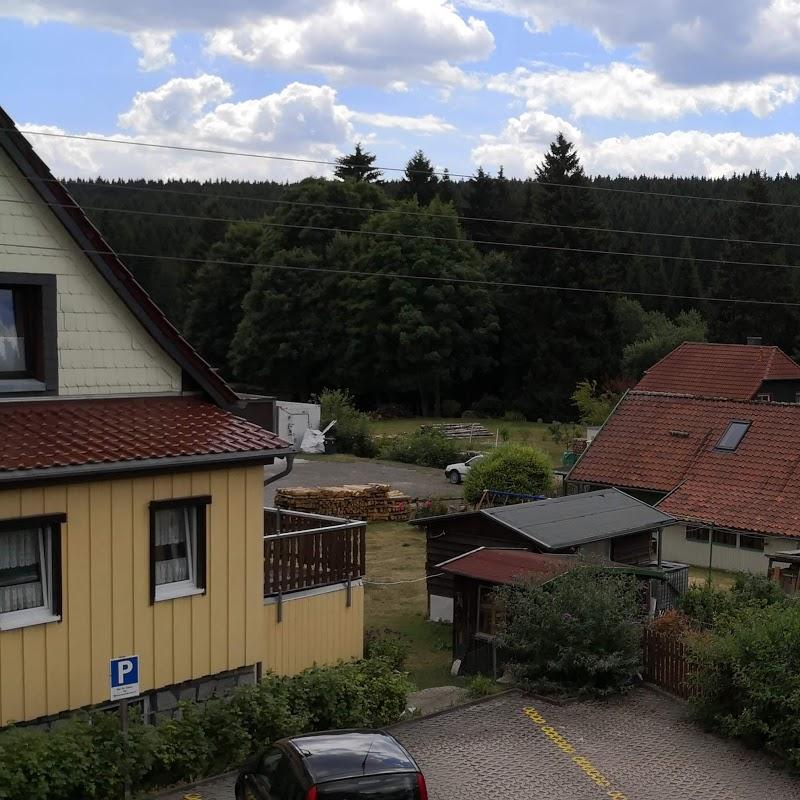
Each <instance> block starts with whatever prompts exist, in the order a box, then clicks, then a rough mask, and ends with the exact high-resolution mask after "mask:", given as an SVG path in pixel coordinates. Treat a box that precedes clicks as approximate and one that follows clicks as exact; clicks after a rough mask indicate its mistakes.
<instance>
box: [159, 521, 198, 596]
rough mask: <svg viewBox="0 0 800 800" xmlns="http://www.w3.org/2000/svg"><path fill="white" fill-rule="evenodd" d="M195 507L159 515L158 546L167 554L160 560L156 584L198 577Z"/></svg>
mask: <svg viewBox="0 0 800 800" xmlns="http://www.w3.org/2000/svg"><path fill="white" fill-rule="evenodd" d="M195 515H196V510H195V508H194V507H191V508H189V507H187V508H166V509H163V510H161V511H159V512H158V513H157V514H156V536H155V538H156V547H157V548H161V550H160V552H161V553H163V554H165V555H166V557H163V558H159V559H158V560H157V561H156V585H157V586H160V585H161V584H164V583H175V582H176V581H188V580H194V569H193V567H194V543H195V526H196V516H195Z"/></svg>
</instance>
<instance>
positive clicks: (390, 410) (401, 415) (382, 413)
mask: <svg viewBox="0 0 800 800" xmlns="http://www.w3.org/2000/svg"><path fill="white" fill-rule="evenodd" d="M410 416H412V414H411V412H410V411H409V409H408V407H407V406H404V405H402V404H400V403H382V404H381V405H379V406H378V407H377V408H376V409H375V410H374V411H371V412H370V413H369V417H370V419H405V418H407V417H410Z"/></svg>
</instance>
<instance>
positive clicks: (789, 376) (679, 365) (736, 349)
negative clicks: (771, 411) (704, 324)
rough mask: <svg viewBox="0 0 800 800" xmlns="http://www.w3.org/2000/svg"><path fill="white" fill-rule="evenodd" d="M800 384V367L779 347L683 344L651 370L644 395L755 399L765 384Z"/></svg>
mask: <svg viewBox="0 0 800 800" xmlns="http://www.w3.org/2000/svg"><path fill="white" fill-rule="evenodd" d="M779 380H795V381H800V365H798V364H796V363H795V362H794V361H792V359H791V358H789V356H787V355H786V353H784V352H783V350H781V349H780V348H778V347H762V346H757V345H745V344H706V343H701V342H684V343H683V344H682V345H680V346H679V347H676V348H675V349H674V350H673V351H672V352H671V353H669V354H668V355H666V356H664V358H662V359H661V361H659V362H658V363H657V364H655V365H654V366H652V367H650V369H649V370H647V372H646V373H645V375H644V377H643V378H642V380H641V381H639V383H638V385H637V386H636V389H637V391H642V392H671V393H673V394H690V395H694V396H696V397H726V398H730V399H734V400H753V399H755V397H756V395H757V394H758V390H759V388H760V386H761V384H762V383H763V382H764V381H779Z"/></svg>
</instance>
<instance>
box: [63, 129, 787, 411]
mask: <svg viewBox="0 0 800 800" xmlns="http://www.w3.org/2000/svg"><path fill="white" fill-rule="evenodd" d="M375 161H376V158H375V155H374V154H372V153H369V152H368V151H366V150H364V149H363V148H362V147H361V146H360V145H358V146H357V147H356V149H355V150H354V152H353V153H351V154H349V155H347V156H344V157H342V158H341V159H339V163H338V166H337V168H336V174H335V178H334V179H321V178H309V179H306V180H303V181H300V182H297V183H292V184H279V183H276V182H269V181H257V180H254V181H251V182H237V181H215V182H204V183H200V182H193V181H166V182H161V181H144V180H142V181H115V182H108V181H103V180H96V181H73V182H70V184H69V189H70V191H71V192H72V193H73V194H74V196H75V197H76V199H77V200H78V201H79V202H80V203H82V204H83V205H84V206H85V207H86V209H87V213H88V214H89V215H90V217H91V218H92V220H93V222H94V223H95V224H96V225H97V227H98V228H99V229H100V230H101V231H102V232H103V234H104V235H105V236H106V238H107V239H108V241H109V242H110V244H111V245H112V246H113V247H114V248H115V249H116V250H118V251H119V252H122V253H138V254H143V255H145V256H149V258H134V257H126V259H125V260H126V261H127V262H128V263H129V265H130V266H131V268H132V269H133V271H134V273H135V275H136V276H137V278H138V279H139V280H140V282H141V283H142V284H143V285H144V287H145V288H146V289H147V290H148V291H149V292H150V293H151V294H152V295H153V297H154V298H155V299H156V301H157V302H159V303H160V304H161V306H162V307H163V308H164V309H165V311H166V312H167V313H168V314H169V315H170V317H171V319H172V321H173V322H174V323H175V324H176V325H177V326H178V327H179V328H180V329H181V330H182V331H183V332H184V333H185V335H186V336H187V337H188V338H189V340H190V341H191V342H192V343H193V344H194V345H195V346H196V347H197V348H198V349H199V350H200V352H201V353H202V354H203V355H204V356H205V357H206V358H207V359H208V360H209V361H210V362H211V363H212V365H214V366H215V367H218V368H219V369H220V370H221V372H222V373H223V374H224V375H225V376H226V377H227V378H228V379H230V380H231V381H233V382H235V383H236V384H238V385H240V386H242V387H247V388H248V389H252V390H261V391H266V392H269V393H275V394H279V395H280V396H284V397H287V398H288V397H293V398H298V399H304V398H307V397H308V396H310V395H312V394H316V393H319V392H320V391H321V389H322V388H324V387H341V388H347V389H349V390H350V391H352V392H353V393H354V394H355V396H356V397H357V399H358V401H359V403H360V404H362V405H363V406H365V407H377V406H380V405H385V404H395V405H398V404H399V405H403V406H405V407H407V408H408V409H409V410H410V411H415V412H417V413H422V414H426V415H427V414H444V415H447V416H454V415H458V414H460V413H461V412H462V411H463V410H466V409H469V408H471V407H472V406H473V405H474V404H476V403H478V404H480V402H481V401H482V400H483V401H484V402H483V405H484V406H487V405H492V404H495V405H496V406H497V407H498V408H501V409H503V410H513V411H519V412H522V413H524V414H526V415H528V416H529V417H538V416H542V417H548V418H559V419H564V418H570V417H574V416H575V414H576V411H575V408H574V406H573V405H572V403H571V401H570V396H571V394H572V393H573V392H574V390H575V387H576V384H577V383H578V382H580V381H583V380H590V381H593V382H596V384H597V387H598V391H607V390H609V389H611V390H613V389H619V388H621V387H624V386H626V385H630V384H631V383H632V382H633V381H635V380H636V379H637V378H638V377H639V376H640V375H641V373H642V371H643V370H644V369H646V368H647V367H648V366H650V364H652V363H653V362H654V361H655V360H657V359H658V358H660V357H661V356H662V355H663V354H664V353H665V352H667V351H668V350H669V349H671V348H672V347H674V346H676V345H677V344H679V343H680V342H681V341H684V340H698V339H704V338H708V339H710V340H713V341H725V342H742V343H743V342H744V341H745V339H746V337H748V336H761V337H763V340H764V342H765V343H768V344H777V345H779V346H781V347H782V348H784V349H785V350H786V351H787V352H789V353H790V354H795V353H796V352H797V350H798V348H800V342H798V337H797V331H798V321H800V314H798V309H797V308H794V307H792V306H791V305H777V304H780V303H784V304H785V303H793V302H798V301H800V272H798V271H797V270H795V269H791V267H792V266H795V265H797V264H799V263H800V236H798V232H797V231H798V225H797V223H798V209H797V208H794V207H791V206H792V205H793V204H797V203H800V176H794V177H790V176H788V175H784V176H778V177H774V178H768V177H766V176H764V175H762V174H760V173H757V172H756V173H752V174H749V175H739V176H734V177H731V178H719V179H706V178H676V177H672V178H647V177H639V178H621V177H618V178H610V177H593V178H592V177H589V176H587V175H586V174H585V173H584V171H583V168H582V167H581V164H580V158H579V154H578V153H577V152H576V150H575V148H574V146H573V145H572V144H571V143H570V142H568V141H567V140H566V139H565V138H564V137H563V136H561V135H559V136H558V137H557V139H556V140H555V141H554V142H553V143H552V144H551V146H550V148H549V149H548V151H547V152H546V153H545V154H544V155H543V159H542V162H541V164H540V166H539V167H538V169H537V170H536V172H535V174H534V175H532V176H530V177H529V178H528V179H526V180H518V179H508V178H506V177H505V175H504V174H503V171H502V169H501V170H500V171H499V172H498V173H497V174H496V175H490V174H489V173H487V172H486V171H484V170H483V169H478V171H477V172H476V173H475V175H473V176H472V177H471V178H470V179H468V180H467V179H462V180H453V179H451V177H450V176H449V174H448V173H447V172H446V171H444V172H443V173H437V171H435V170H434V168H433V166H432V165H431V162H430V161H429V159H428V158H427V157H426V156H425V154H424V153H422V152H421V151H418V152H417V153H416V154H415V155H414V156H413V157H412V158H411V159H410V160H409V162H408V165H407V168H406V172H405V175H404V176H403V177H402V178H401V179H397V180H386V179H385V176H383V175H381V172H380V170H379V169H378V168H377V167H376V166H375ZM606 190H623V191H606ZM690 198H705V199H690ZM712 199H713V201H712ZM732 200H746V201H748V202H746V203H734V202H729V201H732ZM722 201H725V202H722ZM120 208H122V209H127V210H129V211H135V212H137V213H135V214H128V213H119V211H116V210H108V209H120ZM104 209H106V210H104ZM142 212H146V213H142ZM651 233H658V234H660V235H658V236H652V235H649V234H651ZM692 237H697V238H692ZM628 254H635V255H628ZM741 262H756V263H758V264H759V266H751V265H748V264H742V263H741ZM270 265H273V266H270ZM548 286H558V287H560V290H557V291H556V290H553V289H548V288H546V287H548ZM530 287H537V288H530ZM720 297H724V298H732V299H747V300H758V301H762V303H764V304H762V305H757V304H749V303H721V302H716V301H715V298H720Z"/></svg>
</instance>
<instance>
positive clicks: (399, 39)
mask: <svg viewBox="0 0 800 800" xmlns="http://www.w3.org/2000/svg"><path fill="white" fill-rule="evenodd" d="M0 16H7V17H15V18H18V19H24V20H26V21H28V22H30V23H34V24H35V23H38V22H43V21H48V20H57V21H63V22H69V23H72V24H78V25H84V26H91V27H95V28H99V29H102V30H111V31H115V32H117V33H122V34H125V35H128V36H131V37H132V40H133V42H134V44H135V46H136V47H137V48H139V49H140V51H142V54H143V55H142V59H141V62H140V63H142V65H143V68H144V69H156V68H159V67H161V66H164V65H166V63H170V62H169V58H170V55H171V53H170V52H169V45H168V44H166V36H167V34H168V33H170V32H180V31H202V32H203V33H205V34H206V46H207V51H208V52H209V53H210V54H212V55H214V56H218V57H222V58H227V59H232V60H234V61H238V62H242V63H245V64H248V65H250V66H253V67H261V68H268V69H276V68H278V69H286V70H291V69H298V68H301V69H303V70H313V71H315V72H319V73H321V74H323V75H324V76H325V77H326V79H328V80H354V79H355V78H356V77H359V78H366V79H368V80H369V81H370V82H372V83H378V84H380V85H387V84H392V83H396V82H398V81H401V82H402V81H406V82H407V81H408V80H410V79H415V78H416V77H418V76H419V73H420V72H422V71H424V70H425V69H426V68H428V67H431V66H433V65H436V64H438V63H439V62H452V63H461V62H471V61H477V60H481V59H484V58H486V57H488V56H489V54H490V53H491V52H492V50H493V48H494V37H493V36H492V34H491V32H490V31H489V28H488V27H487V25H486V23H485V22H483V21H482V20H479V19H475V18H474V17H471V16H467V17H464V16H462V15H461V14H460V13H459V11H458V9H457V8H456V7H455V6H454V4H453V3H452V2H451V0H269V2H264V0H227V2H219V0H194V1H193V2H190V0H169V1H168V2H164V0H140V1H139V2H135V3H134V2H129V3H122V2H116V0H27V1H26V2H22V3H20V2H18V0H0ZM159 34H161V36H162V37H163V38H162V39H161V40H157V39H156V38H154V37H156V36H157V35H159ZM144 35H146V37H147V38H146V39H142V36H144Z"/></svg>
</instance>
